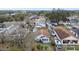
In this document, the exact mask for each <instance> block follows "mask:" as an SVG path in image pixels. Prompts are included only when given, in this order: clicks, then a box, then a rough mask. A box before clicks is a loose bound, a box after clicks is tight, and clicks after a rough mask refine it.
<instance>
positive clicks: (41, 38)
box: [35, 35, 50, 43]
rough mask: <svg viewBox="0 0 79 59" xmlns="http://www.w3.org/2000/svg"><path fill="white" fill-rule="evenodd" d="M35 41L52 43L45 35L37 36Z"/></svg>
mask: <svg viewBox="0 0 79 59" xmlns="http://www.w3.org/2000/svg"><path fill="white" fill-rule="evenodd" d="M35 40H36V41H39V42H42V43H50V40H49V38H48V37H46V36H44V35H39V36H37V37H36V39H35Z"/></svg>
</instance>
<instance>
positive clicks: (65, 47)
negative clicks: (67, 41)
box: [63, 45, 79, 51]
mask: <svg viewBox="0 0 79 59" xmlns="http://www.w3.org/2000/svg"><path fill="white" fill-rule="evenodd" d="M74 49H75V51H77V50H79V45H74V46H64V48H63V50H65V51H68V50H71V51H72V50H74Z"/></svg>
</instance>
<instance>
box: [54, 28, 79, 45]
mask: <svg viewBox="0 0 79 59" xmlns="http://www.w3.org/2000/svg"><path fill="white" fill-rule="evenodd" d="M55 32H56V37H57V39H58V40H60V41H61V44H62V45H71V44H72V45H76V44H79V40H78V39H77V38H75V37H73V35H72V33H70V32H69V31H68V30H66V29H64V28H55ZM71 38H72V39H71ZM72 41H73V42H72Z"/></svg>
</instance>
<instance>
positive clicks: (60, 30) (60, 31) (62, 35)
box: [55, 28, 71, 39]
mask: <svg viewBox="0 0 79 59" xmlns="http://www.w3.org/2000/svg"><path fill="white" fill-rule="evenodd" d="M55 31H56V33H57V35H58V36H59V38H60V39H64V38H67V37H69V36H71V35H70V33H69V32H68V31H67V30H66V29H64V28H55Z"/></svg>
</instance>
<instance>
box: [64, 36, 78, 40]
mask: <svg viewBox="0 0 79 59" xmlns="http://www.w3.org/2000/svg"><path fill="white" fill-rule="evenodd" d="M63 40H79V39H77V38H75V37H73V36H69V37H67V38H65V39H63Z"/></svg>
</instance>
